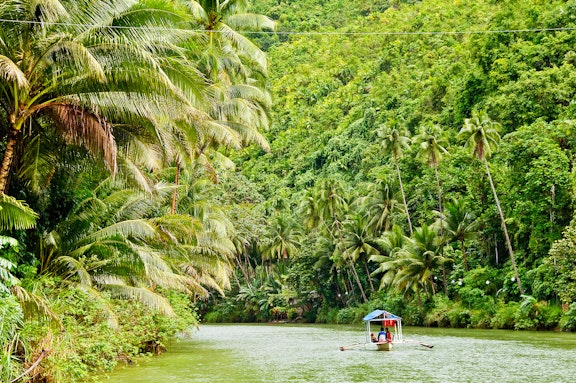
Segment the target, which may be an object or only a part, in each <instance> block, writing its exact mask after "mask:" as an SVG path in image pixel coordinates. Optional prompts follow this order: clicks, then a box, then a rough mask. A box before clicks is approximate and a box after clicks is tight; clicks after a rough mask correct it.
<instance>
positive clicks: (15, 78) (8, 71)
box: [0, 55, 29, 88]
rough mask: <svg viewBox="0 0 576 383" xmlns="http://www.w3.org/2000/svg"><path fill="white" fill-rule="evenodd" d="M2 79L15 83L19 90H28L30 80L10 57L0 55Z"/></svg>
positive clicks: (0, 77)
mask: <svg viewBox="0 0 576 383" xmlns="http://www.w3.org/2000/svg"><path fill="white" fill-rule="evenodd" d="M0 79H4V80H6V82H15V83H16V85H17V86H18V88H28V86H29V83H28V78H26V75H25V74H24V73H23V72H22V71H21V70H20V68H19V67H18V65H16V63H14V62H13V61H12V60H10V58H9V57H6V56H4V55H0Z"/></svg>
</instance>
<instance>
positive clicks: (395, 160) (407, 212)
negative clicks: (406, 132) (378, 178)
mask: <svg viewBox="0 0 576 383" xmlns="http://www.w3.org/2000/svg"><path fill="white" fill-rule="evenodd" d="M394 164H396V173H398V182H399V183H400V192H401V193H402V202H404V209H405V211H406V219H407V220H408V228H409V229H410V236H412V234H414V231H413V230H412V221H410V212H409V211H408V204H407V203H406V195H405V194H404V185H403V184H402V176H401V175H400V165H398V159H397V158H396V156H394Z"/></svg>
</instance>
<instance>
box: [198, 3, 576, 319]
mask: <svg viewBox="0 0 576 383" xmlns="http://www.w3.org/2000/svg"><path fill="white" fill-rule="evenodd" d="M575 6H576V3H574V2H571V1H558V2H543V1H542V2H534V1H488V2H481V3H479V2H470V1H422V2H420V1H375V2H369V4H367V3H366V2H341V1H307V2H300V1H299V2H290V1H283V2H277V1H270V2H266V1H260V2H258V3H257V7H256V8H257V9H258V11H259V12H260V13H264V14H267V15H270V16H271V17H272V18H274V19H276V20H278V23H277V32H278V33H277V34H276V35H274V36H269V35H265V36H261V35H258V36H256V39H257V41H259V42H260V44H261V45H262V46H263V47H265V48H266V50H267V53H268V57H269V60H270V63H271V65H270V84H271V89H272V95H273V100H274V102H273V105H274V106H273V119H272V124H271V127H270V129H269V130H268V131H267V132H266V136H267V137H268V140H269V142H270V147H271V150H270V152H265V151H263V150H261V149H259V148H250V149H248V150H245V151H243V152H242V153H241V154H240V155H235V156H234V160H235V162H236V163H237V165H238V172H240V173H241V174H242V175H243V176H245V177H246V178H247V179H248V180H250V182H251V188H252V191H251V195H252V196H254V195H258V201H259V202H258V205H260V206H259V207H258V208H257V209H256V211H259V212H260V214H261V215H260V216H259V217H260V219H261V221H262V222H264V223H263V225H264V226H265V227H263V228H262V231H263V232H265V233H266V234H265V236H264V237H258V238H255V241H254V242H253V243H252V245H251V246H250V247H249V249H248V251H247V252H246V254H245V258H244V259H245V260H249V261H250V263H247V262H243V266H242V268H243V269H242V274H240V277H241V278H242V280H241V281H240V285H239V286H240V287H239V288H238V294H233V295H232V296H231V297H230V298H228V299H227V300H225V301H224V302H219V304H218V305H216V306H215V312H213V313H212V314H211V315H209V316H208V319H213V320H229V319H236V320H270V319H274V318H279V317H280V318H281V317H288V318H296V317H298V316H300V315H303V316H304V319H305V320H306V319H308V320H316V321H318V320H320V321H349V320H352V319H354V318H356V319H358V317H359V316H361V315H362V314H363V313H364V312H366V310H367V308H368V307H367V306H369V308H376V307H382V306H384V307H387V308H389V309H390V310H392V311H394V312H398V313H400V314H403V315H404V317H407V318H410V319H409V323H412V324H420V325H441V326H445V325H449V326H463V327H467V326H472V327H496V328H517V329H520V328H540V329H543V328H561V327H562V328H566V329H570V328H573V323H574V317H573V315H574V309H575V307H574V306H572V308H571V309H570V304H571V303H572V301H573V299H574V296H575V294H574V293H575V287H576V285H575V284H574V282H575V279H574V273H573V265H574V259H575V258H574V252H573V248H574V242H573V234H572V232H573V228H572V227H571V226H570V223H571V221H572V219H573V211H574V206H573V203H574V175H573V167H572V163H573V153H574V143H575V141H574V111H575V110H574V92H575V89H576V88H575V87H574V86H573V81H574V78H575V77H574V75H575V73H576V72H575V70H574V69H575V68H574V62H573V61H572V57H573V55H574V47H575V45H574V42H575V40H574V39H575V38H576V35H575V34H574V31H573V30H572V29H573V28H574V27H575V24H574V22H575V20H576V19H575V17H576V13H575V12H576V8H575ZM504 223H505V225H504ZM504 228H505V229H506V230H504ZM248 265H249V266H250V267H248ZM358 306H359V307H360V308H359V309H353V307H358ZM245 307H249V308H251V310H250V312H246V310H245Z"/></svg>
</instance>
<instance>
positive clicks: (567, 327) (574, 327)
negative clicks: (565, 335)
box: [560, 302, 576, 331]
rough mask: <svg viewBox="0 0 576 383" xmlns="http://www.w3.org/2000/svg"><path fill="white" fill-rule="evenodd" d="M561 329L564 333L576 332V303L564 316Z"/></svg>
mask: <svg viewBox="0 0 576 383" xmlns="http://www.w3.org/2000/svg"><path fill="white" fill-rule="evenodd" d="M560 328H561V329H562V331H576V302H574V303H572V304H571V305H570V307H569V308H568V311H566V312H565V313H564V315H563V316H562V319H561V320H560Z"/></svg>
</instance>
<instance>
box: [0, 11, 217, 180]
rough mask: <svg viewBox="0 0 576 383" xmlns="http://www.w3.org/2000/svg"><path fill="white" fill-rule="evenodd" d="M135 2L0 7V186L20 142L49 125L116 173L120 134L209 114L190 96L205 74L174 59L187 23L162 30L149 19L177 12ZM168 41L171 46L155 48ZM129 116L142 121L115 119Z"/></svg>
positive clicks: (163, 20)
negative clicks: (0, 138) (0, 146)
mask: <svg viewBox="0 0 576 383" xmlns="http://www.w3.org/2000/svg"><path fill="white" fill-rule="evenodd" d="M156 5H158V6H160V5H159V4H156ZM135 6H136V3H132V2H110V1H104V0H100V1H93V2H83V3H82V4H77V2H71V1H67V0H54V1H48V2H37V1H33V0H22V1H17V2H16V1H14V2H8V3H7V4H3V6H2V7H0V20H2V21H0V36H1V38H0V89H1V90H2V92H0V95H1V96H0V108H1V109H2V110H3V113H0V115H5V116H6V118H7V121H6V123H3V124H1V125H0V128H1V129H2V132H3V133H4V134H5V137H7V138H6V145H5V150H4V156H3V160H2V164H1V168H0V191H5V190H6V188H7V182H8V177H9V175H10V173H11V170H12V169H13V168H14V167H15V166H17V165H18V158H17V157H15V153H16V151H15V150H16V148H18V147H20V146H21V145H24V146H25V147H24V149H26V146H27V145H28V144H29V141H26V140H25V139H26V138H29V139H31V140H34V139H37V137H38V135H40V134H42V133H43V131H44V130H45V129H52V130H53V131H54V133H56V134H58V135H59V136H60V137H61V138H62V139H63V140H64V141H65V142H67V143H73V144H79V145H82V146H84V147H85V148H86V149H87V150H88V151H89V152H90V153H92V154H93V155H96V156H99V157H102V158H103V159H104V161H105V163H106V164H107V166H108V168H109V169H110V170H111V171H112V172H115V171H116V169H117V163H116V160H117V140H116V138H117V137H118V134H117V133H120V132H121V134H120V136H121V137H122V138H123V139H126V138H128V137H129V136H131V135H133V134H134V133H135V132H137V131H138V130H140V131H142V130H143V129H142V127H144V126H146V125H151V126H155V127H156V129H159V128H160V127H162V126H164V125H166V124H165V123H166V122H167V121H176V120H187V121H196V123H197V126H201V125H202V124H201V122H202V120H205V119H206V116H205V115H203V114H202V113H201V112H200V111H199V110H198V109H197V108H196V107H195V106H194V105H193V104H192V103H191V102H190V99H191V97H192V96H191V94H192V93H193V92H192V91H189V90H190V89H192V88H194V87H195V86H199V87H202V85H201V78H200V77H199V76H198V75H197V73H195V72H194V70H192V69H188V70H187V71H179V70H177V69H178V68H193V66H190V65H188V66H187V65H183V64H182V65H176V64H173V63H174V62H175V61H176V60H171V59H172V58H173V57H174V56H175V53H174V51H176V50H177V46H176V45H175V43H176V42H178V41H181V40H182V36H183V35H186V34H188V35H189V34H190V32H186V31H184V30H180V29H177V28H175V29H170V30H167V31H166V32H165V33H164V32H163V33H162V36H159V35H158V33H157V31H156V30H155V28H154V27H155V26H159V25H161V26H163V27H165V26H166V25H170V23H173V25H176V23H177V22H178V20H173V19H171V18H168V17H166V15H168V13H167V12H150V9H149V8H145V7H138V8H136V7H135ZM176 19H177V18H176ZM87 20H90V22H89V23H87ZM119 27H126V28H119ZM133 27H138V33H133V32H134V30H133V29H132V28H133ZM152 47H154V48H152ZM168 50H172V52H171V55H160V54H157V53H159V52H161V53H166V52H168ZM166 56H169V57H166ZM180 61H182V60H180ZM175 73H178V75H179V76H180V77H179V79H178V81H179V82H178V86H177V85H175V84H176V82H175V81H173V80H174V79H173V77H174V76H175ZM184 84H186V87H185V88H184ZM204 89H205V87H204ZM127 121H132V122H135V123H136V125H138V129H134V125H133V124H122V125H114V124H115V123H116V122H123V123H125V122H127ZM24 128H26V133H27V134H26V135H24V134H23V129H24ZM113 128H114V129H113ZM150 136H152V137H159V136H160V134H158V133H156V135H150ZM14 160H16V161H14Z"/></svg>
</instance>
